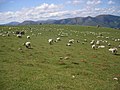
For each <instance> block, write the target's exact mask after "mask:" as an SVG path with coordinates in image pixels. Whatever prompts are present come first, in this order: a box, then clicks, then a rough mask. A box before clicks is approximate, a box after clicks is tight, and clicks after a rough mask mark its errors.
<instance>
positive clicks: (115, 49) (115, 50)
mask: <svg viewBox="0 0 120 90" xmlns="http://www.w3.org/2000/svg"><path fill="white" fill-rule="evenodd" d="M109 51H110V52H112V54H117V52H118V49H117V48H115V47H114V48H110V49H109Z"/></svg>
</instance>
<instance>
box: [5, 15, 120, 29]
mask: <svg viewBox="0 0 120 90" xmlns="http://www.w3.org/2000/svg"><path fill="white" fill-rule="evenodd" d="M33 24H34V25H35V24H36V25H37V24H70V25H82V26H96V25H100V26H102V27H110V28H120V16H114V15H99V16H96V17H91V16H88V17H75V18H67V19H61V20H46V21H28V20H27V21H24V22H22V23H18V24H17V25H33ZM7 25H13V24H12V23H9V24H7Z"/></svg>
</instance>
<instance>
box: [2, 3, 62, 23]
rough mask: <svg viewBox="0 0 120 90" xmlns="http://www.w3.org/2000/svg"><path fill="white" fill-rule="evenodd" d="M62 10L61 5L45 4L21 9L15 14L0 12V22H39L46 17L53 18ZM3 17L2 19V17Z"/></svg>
mask: <svg viewBox="0 0 120 90" xmlns="http://www.w3.org/2000/svg"><path fill="white" fill-rule="evenodd" d="M61 9H62V6H61V5H55V4H46V3H43V4H41V5H39V6H36V7H33V8H23V9H22V10H20V11H15V12H11V11H8V12H1V13H0V21H4V22H7V21H20V22H22V21H24V20H40V19H47V18H48V17H51V16H54V15H56V14H54V13H56V12H58V11H60V10H61ZM3 16H4V17H3Z"/></svg>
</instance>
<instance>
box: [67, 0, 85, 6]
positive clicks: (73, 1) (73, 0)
mask: <svg viewBox="0 0 120 90" xmlns="http://www.w3.org/2000/svg"><path fill="white" fill-rule="evenodd" d="M82 2H83V0H69V1H67V4H73V5H79V4H81V3H82Z"/></svg>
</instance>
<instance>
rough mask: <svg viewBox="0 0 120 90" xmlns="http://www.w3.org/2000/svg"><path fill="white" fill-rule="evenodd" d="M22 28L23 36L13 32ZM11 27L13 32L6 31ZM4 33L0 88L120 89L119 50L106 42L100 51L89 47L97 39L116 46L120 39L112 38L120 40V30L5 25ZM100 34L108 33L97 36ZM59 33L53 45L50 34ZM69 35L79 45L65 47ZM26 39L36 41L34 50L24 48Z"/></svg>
mask: <svg viewBox="0 0 120 90" xmlns="http://www.w3.org/2000/svg"><path fill="white" fill-rule="evenodd" d="M30 28H31V29H30ZM22 30H23V31H25V32H26V33H25V35H23V36H22V38H18V37H17V36H16V35H14V34H13V32H15V31H22ZM8 31H9V32H10V36H7V35H6V33H7V32H8ZM0 33H2V35H0V90H120V48H118V53H117V55H113V54H111V53H110V52H109V51H108V48H109V46H107V44H106V43H102V45H105V46H106V47H105V48H103V49H102V48H100V49H96V50H93V49H92V48H91V45H90V41H91V40H93V39H94V40H107V41H108V42H110V43H111V45H112V46H111V47H117V46H118V45H119V44H120V42H119V41H116V42H115V41H113V40H112V39H118V38H120V30H114V29H110V28H96V27H82V26H72V25H71V26H69V25H37V26H35V25H33V26H0ZM100 33H102V35H103V37H98V38H96V37H97V36H98V35H99V34H100ZM27 35H30V37H31V39H30V40H28V39H27V38H26V36H27ZM57 37H61V41H59V42H57V43H53V45H50V44H49V43H48V39H49V38H52V39H54V40H55V39H56V38H57ZM106 37H109V38H108V39H107V38H106ZM69 39H74V40H75V43H73V44H72V45H71V46H66V43H67V42H68V40H69ZM84 39H87V42H84ZM77 40H79V41H80V43H77ZM26 41H30V42H31V47H32V49H27V48H26V47H25V46H23V43H24V42H26ZM83 42H84V44H83ZM18 48H22V50H18ZM114 77H117V78H118V80H113V78H114Z"/></svg>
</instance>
